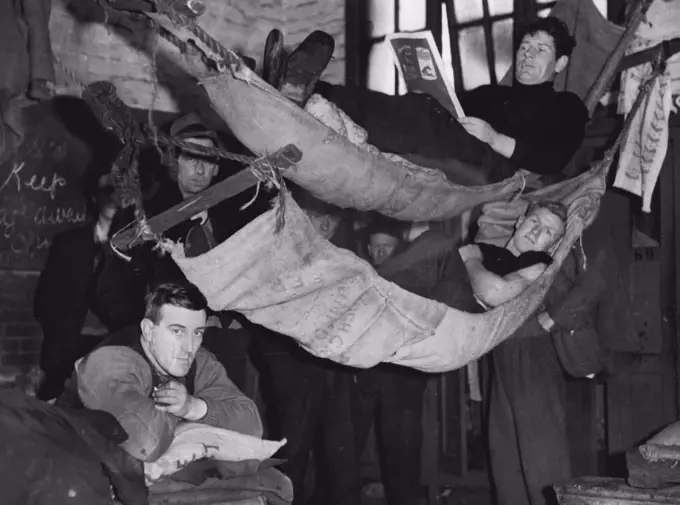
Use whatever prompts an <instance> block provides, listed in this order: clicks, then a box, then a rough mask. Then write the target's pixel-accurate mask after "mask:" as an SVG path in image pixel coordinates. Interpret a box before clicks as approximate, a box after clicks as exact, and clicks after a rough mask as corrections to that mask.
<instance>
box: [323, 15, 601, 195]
mask: <svg viewBox="0 0 680 505" xmlns="http://www.w3.org/2000/svg"><path fill="white" fill-rule="evenodd" d="M519 40H520V44H519V47H518V49H517V53H516V58H515V69H514V80H513V83H512V85H511V86H502V85H486V86H481V87H479V88H477V89H474V90H472V91H469V92H466V93H464V94H462V95H461V97H460V101H461V105H462V110H463V111H464V112H465V114H466V116H465V117H457V115H456V114H452V113H451V112H450V109H451V108H450V107H448V110H447V106H446V105H442V104H440V103H439V101H437V100H436V99H435V98H432V96H430V95H428V94H424V93H407V94H406V95H402V96H391V95H386V94H383V93H379V92H376V91H370V90H365V89H356V88H349V87H344V86H337V85H330V84H328V83H325V82H321V83H319V85H318V86H317V92H318V93H321V94H322V95H324V96H325V97H326V98H328V99H329V100H330V101H332V102H334V103H336V104H337V105H338V106H339V107H340V108H342V109H343V110H344V111H345V112H346V113H347V114H348V115H349V116H350V117H351V118H352V119H353V120H354V121H355V122H357V123H358V124H359V125H361V126H363V127H364V128H366V130H367V131H368V135H369V137H368V141H369V143H371V144H373V145H375V146H376V147H377V148H379V149H380V150H381V151H384V152H391V153H397V154H400V155H416V156H420V157H424V158H429V159H437V160H440V161H445V163H440V164H438V165H437V168H440V169H442V170H443V171H444V172H445V173H446V175H447V177H448V178H449V179H450V180H452V181H454V182H460V181H461V180H465V179H466V177H464V174H469V173H470V172H473V173H475V174H476V175H477V176H478V177H477V181H478V183H488V182H496V181H499V180H503V179H505V178H507V177H510V176H512V174H513V173H514V172H515V171H517V170H519V169H525V170H528V171H530V172H533V173H536V174H542V175H557V174H560V172H561V171H562V169H563V168H564V166H565V165H566V164H567V162H568V161H569V160H570V158H571V157H572V155H573V154H574V152H575V151H576V150H577V149H578V147H579V146H580V144H581V142H582V140H583V137H584V135H585V125H586V122H587V121H588V112H587V109H586V108H585V106H584V105H583V103H582V102H581V100H580V99H579V97H578V96H577V95H575V94H573V93H570V92H557V91H555V89H554V86H553V81H554V79H555V76H556V75H557V74H558V73H559V72H561V71H563V70H564V69H565V68H566V67H567V64H568V62H569V56H570V54H571V52H572V50H573V48H574V45H575V41H574V38H573V37H572V36H571V35H570V34H569V31H568V28H567V26H566V25H565V23H564V22H562V21H560V20H559V19H557V18H555V17H548V18H542V19H539V20H537V21H535V22H534V23H532V24H531V25H529V26H527V27H526V29H525V30H524V32H523V36H522V37H521V38H520V39H519ZM421 59H422V58H421ZM424 67H425V68H426V69H427V73H426V75H424V76H423V79H425V77H428V76H430V77H431V75H432V74H431V70H432V67H431V66H428V65H424ZM420 70H421V71H422V70H423V69H422V68H421V69H420ZM402 72H403V69H402ZM454 101H455V95H454ZM419 163H420V164H426V163H423V162H422V161H419ZM461 176H463V177H461ZM468 179H469V178H468Z"/></svg>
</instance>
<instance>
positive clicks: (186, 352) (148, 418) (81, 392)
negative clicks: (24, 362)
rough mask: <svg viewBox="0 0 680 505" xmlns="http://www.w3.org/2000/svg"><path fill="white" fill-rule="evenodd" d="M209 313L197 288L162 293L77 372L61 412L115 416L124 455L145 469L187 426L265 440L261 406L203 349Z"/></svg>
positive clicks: (164, 287)
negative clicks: (203, 426)
mask: <svg viewBox="0 0 680 505" xmlns="http://www.w3.org/2000/svg"><path fill="white" fill-rule="evenodd" d="M206 310H207V302H206V300H205V298H204V297H203V295H202V294H201V292H200V291H199V290H198V289H197V288H196V287H195V286H193V285H177V284H161V285H159V286H158V287H156V288H155V289H154V290H153V291H152V292H151V293H149V295H148V296H147V299H146V311H145V315H144V319H143V320H142V321H141V323H140V325H139V326H138V327H130V328H125V329H123V330H121V331H119V332H116V333H114V334H112V335H111V336H110V337H108V338H107V339H106V340H105V341H104V342H103V343H102V344H101V345H100V346H99V347H98V348H97V349H95V350H94V351H92V352H91V353H90V354H89V355H87V356H85V357H84V358H83V359H82V360H81V361H79V362H78V363H77V364H76V371H75V374H74V375H73V377H72V378H71V380H70V381H69V382H68V383H67V385H66V391H65V392H64V394H63V395H62V397H60V399H59V402H58V404H59V405H61V406H66V407H82V406H84V407H86V408H89V409H97V410H103V411H106V412H109V413H110V414H112V415H113V416H114V417H115V418H116V419H117V420H118V422H119V423H120V424H121V426H122V427H123V428H124V429H125V431H126V432H127V434H128V437H129V438H128V440H127V441H126V442H125V443H124V444H123V445H122V447H123V449H125V450H126V451H127V452H128V453H129V454H130V455H131V456H133V457H134V458H137V459H140V460H142V461H154V460H156V459H158V458H159V457H160V456H161V455H162V454H163V453H164V452H165V451H166V450H167V448H168V447H169V446H170V443H171V442H172V440H173V438H174V434H175V429H176V428H177V426H178V425H179V424H180V423H183V422H198V423H205V424H208V425H211V426H216V427H219V428H224V429H228V430H232V431H236V432H240V433H244V434H247V435H253V436H256V437H261V436H262V422H261V420H260V416H259V413H258V411H257V408H256V406H255V404H254V403H253V401H252V400H250V399H249V398H247V397H246V396H245V395H244V394H243V393H241V392H240V391H239V390H238V388H237V387H236V386H235V385H234V384H233V383H232V382H231V381H230V380H229V378H228V377H227V373H226V371H225V369H224V367H223V366H222V365H221V364H220V363H219V362H218V361H217V360H216V358H215V356H214V355H213V354H211V353H210V352H208V351H207V350H205V349H203V348H202V347H201V343H202V340H203V332H204V331H205V327H206V321H207V312H206Z"/></svg>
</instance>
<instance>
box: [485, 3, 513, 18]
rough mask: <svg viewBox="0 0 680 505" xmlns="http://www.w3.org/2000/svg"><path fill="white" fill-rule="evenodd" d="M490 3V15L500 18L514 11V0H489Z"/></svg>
mask: <svg viewBox="0 0 680 505" xmlns="http://www.w3.org/2000/svg"><path fill="white" fill-rule="evenodd" d="M487 1H488V2H489V14H491V15H492V16H498V15H501V14H510V13H512V11H513V7H514V6H513V0H487Z"/></svg>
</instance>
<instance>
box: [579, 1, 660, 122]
mask: <svg viewBox="0 0 680 505" xmlns="http://www.w3.org/2000/svg"><path fill="white" fill-rule="evenodd" d="M652 2H653V0H635V7H634V8H633V11H632V15H631V17H630V19H629V20H628V23H627V25H626V30H625V31H624V32H623V35H621V38H620V39H619V42H618V43H617V44H616V47H615V48H614V51H612V53H611V54H610V55H609V58H607V63H605V65H604V67H603V68H602V71H601V72H600V75H599V76H598V77H597V80H596V81H595V83H594V84H593V86H592V87H591V88H590V90H589V91H588V95H587V96H586V98H585V105H586V108H587V109H588V114H589V115H592V114H593V111H594V110H595V106H596V105H597V102H598V101H599V100H600V98H601V97H602V95H603V94H604V93H605V91H606V90H607V89H608V88H609V85H610V84H611V81H612V79H613V78H614V75H615V73H616V69H617V68H618V66H619V62H620V61H621V59H622V58H623V55H624V53H625V52H626V49H628V46H629V45H630V42H631V41H632V40H633V37H634V36H635V32H636V31H637V29H638V27H639V26H640V23H642V20H643V19H644V17H645V14H646V13H647V10H648V9H649V6H650V5H651V4H652Z"/></svg>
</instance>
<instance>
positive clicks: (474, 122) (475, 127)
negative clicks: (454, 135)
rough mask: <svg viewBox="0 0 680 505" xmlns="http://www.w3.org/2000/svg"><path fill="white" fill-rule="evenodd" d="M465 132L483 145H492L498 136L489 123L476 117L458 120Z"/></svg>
mask: <svg viewBox="0 0 680 505" xmlns="http://www.w3.org/2000/svg"><path fill="white" fill-rule="evenodd" d="M458 122H459V123H460V124H461V126H462V127H463V128H465V131H467V132H468V133H469V134H470V135H472V136H473V137H477V138H478V139H479V140H481V141H482V142H484V143H485V144H493V141H494V139H495V138H496V137H497V136H498V133H497V132H496V130H494V129H493V128H492V127H491V125H490V124H489V123H487V122H486V121H483V120H481V119H479V118H476V117H462V118H459V119H458Z"/></svg>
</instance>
